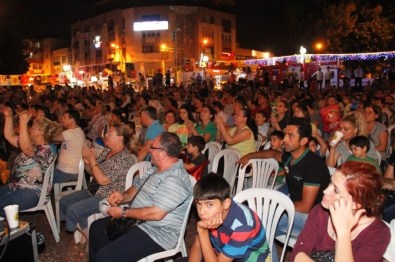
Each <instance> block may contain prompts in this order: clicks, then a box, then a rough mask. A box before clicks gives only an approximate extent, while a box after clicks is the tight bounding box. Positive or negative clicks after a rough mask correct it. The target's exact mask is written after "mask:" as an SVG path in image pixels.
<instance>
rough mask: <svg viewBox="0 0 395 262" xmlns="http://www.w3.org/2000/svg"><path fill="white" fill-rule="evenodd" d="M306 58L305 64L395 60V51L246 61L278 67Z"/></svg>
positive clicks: (250, 63)
mask: <svg viewBox="0 0 395 262" xmlns="http://www.w3.org/2000/svg"><path fill="white" fill-rule="evenodd" d="M303 58H304V60H305V62H312V61H315V62H320V63H321V62H334V61H339V60H343V61H347V60H379V59H384V60H388V59H394V58H395V51H387V52H371V53H350V54H304V55H301V54H299V55H298V54H297V55H290V56H278V57H270V58H263V59H250V60H246V61H245V63H246V65H276V64H278V63H301V61H302V59H303Z"/></svg>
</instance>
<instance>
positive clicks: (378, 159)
mask: <svg viewBox="0 0 395 262" xmlns="http://www.w3.org/2000/svg"><path fill="white" fill-rule="evenodd" d="M376 155H377V161H378V162H379V165H380V163H381V154H380V152H379V151H377V150H376Z"/></svg>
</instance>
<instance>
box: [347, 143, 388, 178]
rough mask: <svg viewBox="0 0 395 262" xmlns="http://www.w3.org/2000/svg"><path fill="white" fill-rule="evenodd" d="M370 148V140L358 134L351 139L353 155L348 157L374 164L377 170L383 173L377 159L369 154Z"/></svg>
mask: <svg viewBox="0 0 395 262" xmlns="http://www.w3.org/2000/svg"><path fill="white" fill-rule="evenodd" d="M369 148H370V140H369V138H367V137H366V136H356V137H354V138H352V139H351V140H350V149H351V151H352V155H351V156H349V157H348V158H347V162H348V161H356V162H364V163H368V164H371V165H373V166H374V167H375V168H376V170H377V172H378V173H379V174H381V169H380V167H379V164H378V162H377V160H376V159H373V158H371V157H369V156H367V152H368V151H369Z"/></svg>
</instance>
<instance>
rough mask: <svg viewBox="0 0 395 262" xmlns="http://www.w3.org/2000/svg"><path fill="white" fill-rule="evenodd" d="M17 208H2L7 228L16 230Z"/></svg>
mask: <svg viewBox="0 0 395 262" xmlns="http://www.w3.org/2000/svg"><path fill="white" fill-rule="evenodd" d="M18 210H19V206H18V205H9V206H6V207H4V212H5V216H6V217H7V222H8V226H9V227H10V228H16V227H18V225H19V212H18Z"/></svg>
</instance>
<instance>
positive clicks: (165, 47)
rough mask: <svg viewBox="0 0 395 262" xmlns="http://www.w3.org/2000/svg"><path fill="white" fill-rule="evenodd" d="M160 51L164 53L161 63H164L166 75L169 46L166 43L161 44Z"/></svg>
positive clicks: (163, 69)
mask: <svg viewBox="0 0 395 262" xmlns="http://www.w3.org/2000/svg"><path fill="white" fill-rule="evenodd" d="M159 51H160V52H161V53H162V57H161V58H162V59H161V65H162V74H163V75H165V59H167V52H168V48H167V45H166V44H161V45H160V49H159Z"/></svg>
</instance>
